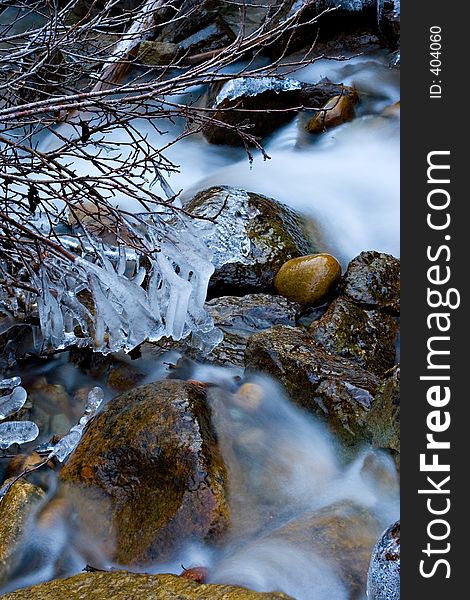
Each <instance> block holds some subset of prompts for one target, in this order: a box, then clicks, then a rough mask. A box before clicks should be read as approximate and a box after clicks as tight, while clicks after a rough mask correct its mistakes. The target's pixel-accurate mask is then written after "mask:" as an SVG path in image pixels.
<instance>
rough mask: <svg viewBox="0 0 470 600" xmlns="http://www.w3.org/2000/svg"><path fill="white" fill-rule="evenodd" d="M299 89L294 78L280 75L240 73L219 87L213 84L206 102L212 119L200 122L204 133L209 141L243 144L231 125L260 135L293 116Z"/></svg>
mask: <svg viewBox="0 0 470 600" xmlns="http://www.w3.org/2000/svg"><path fill="white" fill-rule="evenodd" d="M300 89H301V85H300V83H299V82H298V81H295V80H289V79H285V78H282V77H260V78H243V77H242V78H239V79H233V80H231V81H229V82H227V83H225V84H224V85H223V87H222V88H220V86H219V85H216V86H214V87H213V88H212V89H211V90H210V92H209V97H213V98H215V100H214V102H213V103H211V102H209V104H210V107H211V108H213V109H214V114H213V119H214V122H210V123H207V124H206V125H204V129H203V134H204V137H205V138H206V139H207V141H208V142H209V143H211V144H227V145H230V146H244V140H243V137H242V136H241V135H240V133H239V132H237V130H236V129H235V128H240V127H245V132H246V133H248V134H249V135H252V136H255V137H258V138H263V137H265V136H266V135H268V134H270V133H272V132H273V131H275V129H277V127H279V126H280V125H283V124H284V123H287V122H288V121H290V120H291V119H293V118H294V116H295V114H296V113H295V110H294V109H295V108H297V107H298V106H299V104H300ZM289 109H292V110H289ZM216 121H217V123H216ZM220 123H224V124H226V125H228V126H229V127H223V126H221V125H220ZM246 126H248V129H246Z"/></svg>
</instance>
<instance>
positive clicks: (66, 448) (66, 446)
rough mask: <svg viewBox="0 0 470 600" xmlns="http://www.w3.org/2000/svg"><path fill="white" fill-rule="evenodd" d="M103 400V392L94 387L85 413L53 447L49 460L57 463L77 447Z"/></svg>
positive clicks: (89, 395)
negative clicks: (51, 459) (54, 458)
mask: <svg viewBox="0 0 470 600" xmlns="http://www.w3.org/2000/svg"><path fill="white" fill-rule="evenodd" d="M103 399H104V393H103V390H102V389H101V388H99V387H94V388H93V389H92V390H91V391H90V392H89V394H88V399H87V403H86V406H85V411H84V413H83V416H82V418H81V419H80V421H79V422H78V424H77V425H74V426H73V427H71V429H70V431H69V432H68V433H67V435H64V437H63V438H62V439H61V440H60V441H59V442H58V443H57V444H56V445H55V446H54V448H53V449H52V451H51V453H50V454H49V458H52V457H54V456H55V457H56V458H57V460H58V461H59V462H64V460H65V459H66V458H67V457H68V456H70V454H71V453H72V452H73V451H74V450H75V448H76V447H77V446H78V443H79V442H80V440H81V437H82V434H83V430H84V429H85V426H86V425H87V423H88V422H89V421H91V419H92V418H93V417H94V416H95V414H96V411H97V410H98V409H99V407H100V406H101V403H102V402H103Z"/></svg>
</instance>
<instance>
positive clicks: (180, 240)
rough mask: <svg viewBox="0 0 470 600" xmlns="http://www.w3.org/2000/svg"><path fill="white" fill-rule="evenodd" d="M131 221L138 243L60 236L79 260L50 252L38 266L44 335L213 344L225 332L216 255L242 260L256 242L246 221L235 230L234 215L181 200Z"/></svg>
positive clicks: (78, 341) (102, 348)
mask: <svg viewBox="0 0 470 600" xmlns="http://www.w3.org/2000/svg"><path fill="white" fill-rule="evenodd" d="M126 226H127V228H128V231H129V235H130V236H131V237H132V239H133V240H134V243H133V244H132V246H133V247H131V244H129V247H125V246H124V245H123V244H119V245H109V244H108V243H107V242H105V241H104V240H103V239H101V238H100V237H97V236H92V235H91V234H90V232H88V231H86V229H85V228H83V231H82V234H81V235H80V237H79V239H77V237H76V236H75V237H74V236H72V235H70V232H68V233H65V234H63V235H60V236H57V237H58V239H59V240H60V244H61V245H62V246H63V247H64V248H67V250H69V251H70V252H71V253H72V255H73V256H75V259H74V260H73V261H70V260H67V259H65V258H61V257H58V256H57V255H56V254H53V253H47V254H46V255H45V256H44V258H43V261H42V262H41V264H40V266H39V267H38V268H37V269H35V270H34V271H33V270H31V271H30V278H31V284H32V285H33V286H34V287H35V288H36V289H37V290H39V294H38V295H37V297H34V299H33V302H32V301H31V298H30V302H29V303H30V305H32V306H33V310H34V312H36V313H37V314H38V315H39V321H40V330H41V336H40V339H39V342H38V343H40V345H41V346H42V347H43V348H51V349H63V348H66V347H68V346H70V345H77V346H80V347H84V346H88V347H92V348H93V349H95V350H96V351H99V352H102V353H104V354H106V353H109V352H115V351H118V350H122V349H123V350H125V351H130V350H132V349H133V348H135V347H136V346H138V345H139V344H140V343H142V342H143V341H145V340H149V341H157V340H159V339H161V338H162V337H169V338H172V339H173V340H181V339H183V338H187V337H188V336H190V335H191V343H192V344H193V345H194V346H196V347H198V348H199V349H200V350H202V351H210V350H211V349H212V348H213V347H214V346H215V345H217V344H218V343H219V342H220V341H221V339H222V337H223V336H222V333H221V332H220V331H219V330H218V329H215V328H214V324H213V320H212V318H211V317H210V316H209V314H208V313H207V312H206V310H205V308H204V302H205V299H206V294H207V287H208V284H209V279H210V277H211V275H212V273H213V272H214V268H215V267H214V263H215V264H216V266H218V265H221V264H224V263H225V262H231V261H233V260H237V259H238V258H239V254H240V248H244V246H246V244H247V243H248V244H249V240H248V239H247V238H246V232H245V230H244V227H240V228H238V230H237V232H235V230H234V229H233V226H230V223H229V221H227V220H223V223H221V224H218V223H215V222H214V221H213V220H212V219H211V218H210V217H209V218H207V217H204V216H198V217H197V218H195V217H193V216H191V215H188V214H186V213H185V212H184V211H182V210H176V209H173V208H171V209H169V210H168V211H166V212H160V213H138V214H134V215H132V217H129V219H127V220H126ZM227 227H228V228H229V229H227ZM225 229H227V230H225ZM44 234H47V232H44ZM237 236H238V237H239V238H240V239H236V238H237ZM223 240H226V241H227V240H229V244H227V243H225V244H222V241H223ZM222 246H223V251H222V250H221V247H222ZM4 306H5V304H4ZM7 308H8V307H7ZM10 309H11V307H10ZM11 312H13V311H11V310H10V313H11ZM7 319H10V317H7ZM9 322H10V321H8V323H9ZM0 326H1V324H0Z"/></svg>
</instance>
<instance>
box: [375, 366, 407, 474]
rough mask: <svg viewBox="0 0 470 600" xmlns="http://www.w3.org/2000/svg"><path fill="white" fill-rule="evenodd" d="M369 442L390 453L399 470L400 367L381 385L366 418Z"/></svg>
mask: <svg viewBox="0 0 470 600" xmlns="http://www.w3.org/2000/svg"><path fill="white" fill-rule="evenodd" d="M367 422H368V428H369V429H370V431H371V442H372V443H373V444H374V446H375V447H377V448H384V449H386V450H388V451H389V452H391V453H392V455H393V457H394V459H395V463H396V464H397V467H398V468H400V367H399V366H397V367H395V368H394V369H393V370H392V372H391V373H390V374H389V376H388V378H387V379H386V380H385V381H384V383H383V384H382V385H381V387H380V389H379V391H378V393H377V395H376V398H375V401H374V404H373V406H372V410H371V411H370V413H369V415H368V417H367Z"/></svg>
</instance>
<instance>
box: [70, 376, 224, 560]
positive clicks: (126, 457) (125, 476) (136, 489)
mask: <svg viewBox="0 0 470 600" xmlns="http://www.w3.org/2000/svg"><path fill="white" fill-rule="evenodd" d="M61 479H62V481H63V482H64V483H66V484H68V485H69V486H70V485H75V486H79V487H78V489H79V488H80V487H83V488H84V491H85V493H86V494H88V493H89V492H90V491H91V492H93V490H94V491H95V492H96V502H98V504H99V494H98V492H100V491H101V494H102V496H103V498H104V500H107V501H108V503H109V504H110V507H111V517H112V518H111V523H110V527H109V531H108V532H107V534H105V535H106V536H107V537H108V538H109V540H110V544H111V543H112V538H113V536H114V535H115V536H116V550H115V553H114V554H115V556H114V557H115V559H116V560H117V561H119V562H120V563H127V564H129V563H139V564H142V563H145V562H149V561H153V560H156V559H158V560H163V559H165V558H167V557H169V556H171V554H172V553H173V551H175V549H176V548H177V547H178V546H179V544H182V543H183V542H184V541H185V540H186V539H188V538H189V537H195V538H199V539H203V540H212V539H215V538H217V537H218V536H219V535H220V534H222V533H223V532H224V530H225V529H226V527H227V525H228V518H229V515H228V507H227V503H226V498H225V481H226V473H225V466H224V464H223V462H222V459H221V457H220V454H219V450H218V445H217V439H216V435H215V432H214V430H213V428H212V425H211V420H210V411H209V408H208V406H207V404H206V401H205V395H204V391H203V390H202V389H201V388H200V387H199V386H196V385H191V384H188V383H184V382H182V381H178V380H171V381H160V382H157V383H152V384H148V385H145V386H142V387H139V388H136V389H134V390H132V391H131V392H127V393H125V394H122V395H121V396H118V397H117V398H115V399H114V400H113V401H111V402H110V403H109V404H108V405H107V406H106V408H105V409H104V411H103V412H102V413H101V414H99V415H98V416H97V417H96V418H95V419H94V420H93V421H92V423H91V425H90V426H89V428H88V429H87V430H86V432H85V434H84V436H83V438H82V441H81V442H80V444H79V446H78V448H77V450H76V451H75V453H74V454H73V455H72V456H71V458H70V459H69V461H68V462H67V464H66V465H65V467H64V468H63V470H62V472H61ZM75 491H76V492H77V489H76V490H75ZM85 508H86V507H85Z"/></svg>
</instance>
